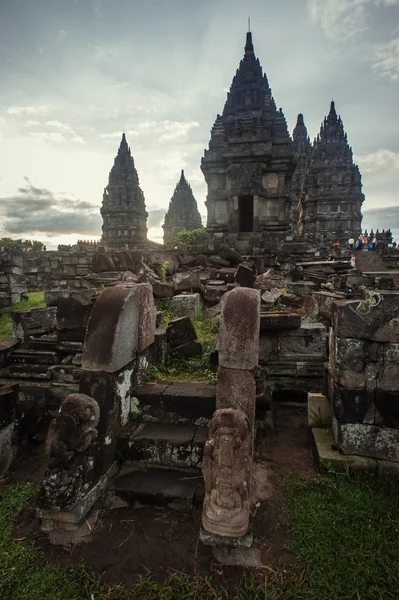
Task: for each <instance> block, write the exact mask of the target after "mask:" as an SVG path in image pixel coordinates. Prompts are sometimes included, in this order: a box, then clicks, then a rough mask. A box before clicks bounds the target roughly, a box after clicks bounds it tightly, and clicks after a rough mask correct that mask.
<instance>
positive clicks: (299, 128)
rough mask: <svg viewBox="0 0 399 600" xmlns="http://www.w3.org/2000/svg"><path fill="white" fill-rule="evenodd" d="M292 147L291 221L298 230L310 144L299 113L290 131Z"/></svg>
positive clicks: (295, 229)
mask: <svg viewBox="0 0 399 600" xmlns="http://www.w3.org/2000/svg"><path fill="white" fill-rule="evenodd" d="M292 139H293V142H292V148H293V151H294V157H295V159H296V168H295V171H294V174H293V176H292V181H291V200H292V203H291V215H292V216H291V222H292V223H293V225H294V231H297V230H298V221H299V206H298V204H299V199H300V196H301V190H302V185H303V182H304V180H305V176H306V173H307V170H308V167H309V159H310V153H311V149H312V145H311V143H310V138H309V136H308V130H307V129H306V125H305V122H304V120H303V115H302V114H299V115H298V118H297V122H296V125H295V128H294V131H293V132H292Z"/></svg>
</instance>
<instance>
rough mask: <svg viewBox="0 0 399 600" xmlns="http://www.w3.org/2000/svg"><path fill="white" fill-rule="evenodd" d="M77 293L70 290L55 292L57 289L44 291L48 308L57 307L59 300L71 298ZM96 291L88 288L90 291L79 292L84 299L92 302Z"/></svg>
mask: <svg viewBox="0 0 399 600" xmlns="http://www.w3.org/2000/svg"><path fill="white" fill-rule="evenodd" d="M74 293H76V292H71V291H70V290H60V289H58V290H55V289H51V290H44V301H45V303H46V306H48V307H49V306H57V303H58V300H59V299H60V298H69V297H70V296H71V294H74ZM96 293H97V292H96V289H95V288H88V289H84V290H79V295H80V297H82V298H87V300H91V299H92V298H94V296H95V295H96Z"/></svg>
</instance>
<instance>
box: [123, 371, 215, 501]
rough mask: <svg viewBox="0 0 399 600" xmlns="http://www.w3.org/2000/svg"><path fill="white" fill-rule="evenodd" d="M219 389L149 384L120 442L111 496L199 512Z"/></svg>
mask: <svg viewBox="0 0 399 600" xmlns="http://www.w3.org/2000/svg"><path fill="white" fill-rule="evenodd" d="M215 406H216V386H214V385H210V384H203V383H186V382H181V383H180V382H175V383H167V382H161V383H146V384H144V385H142V386H141V387H139V388H138V389H137V390H136V395H135V398H134V399H133V410H134V413H133V414H134V416H135V418H134V419H133V420H132V421H131V422H130V423H129V424H128V425H127V426H125V428H124V430H123V431H122V432H121V433H120V434H119V436H118V440H117V457H118V459H119V460H120V461H121V462H122V463H123V466H122V468H121V471H120V473H119V475H118V476H117V477H116V478H115V479H114V481H113V484H112V491H113V494H114V495H115V496H117V497H118V498H119V499H121V500H122V501H124V502H126V503H128V504H130V505H136V506H137V505H151V506H168V507H170V508H177V509H180V510H184V511H190V510H192V509H193V508H196V507H197V506H198V505H199V504H200V503H201V501H202V497H203V480H202V472H201V467H202V457H203V450H204V443H205V441H206V439H207V435H208V423H209V420H210V418H211V417H212V414H213V412H214V411H215Z"/></svg>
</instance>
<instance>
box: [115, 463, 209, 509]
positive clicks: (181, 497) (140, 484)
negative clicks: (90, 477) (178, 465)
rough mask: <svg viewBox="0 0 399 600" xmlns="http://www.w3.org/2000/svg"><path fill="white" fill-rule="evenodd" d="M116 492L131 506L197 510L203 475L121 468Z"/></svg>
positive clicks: (201, 495) (202, 492)
mask: <svg viewBox="0 0 399 600" xmlns="http://www.w3.org/2000/svg"><path fill="white" fill-rule="evenodd" d="M112 489H113V491H114V493H115V494H116V495H117V496H118V497H119V498H122V499H123V500H124V501H125V502H127V503H128V504H130V505H136V506H158V507H165V506H166V507H169V508H174V509H178V510H183V511H191V510H193V509H195V508H198V507H199V506H200V505H201V503H202V501H203V497H204V484H203V479H202V475H195V474H193V473H190V472H184V471H179V470H176V469H148V470H146V471H142V470H136V469H132V468H130V467H129V468H126V469H122V470H121V472H120V473H119V475H118V477H116V479H114V481H113V483H112Z"/></svg>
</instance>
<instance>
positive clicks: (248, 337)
mask: <svg viewBox="0 0 399 600" xmlns="http://www.w3.org/2000/svg"><path fill="white" fill-rule="evenodd" d="M259 331H260V292H259V291H257V290H250V289H246V288H240V287H238V288H235V289H234V290H231V292H227V293H226V295H225V297H224V302H223V308H222V313H221V326H220V334H219V365H220V366H221V367H226V368H229V369H239V370H251V369H254V368H255V367H256V366H257V365H258V361H259Z"/></svg>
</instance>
